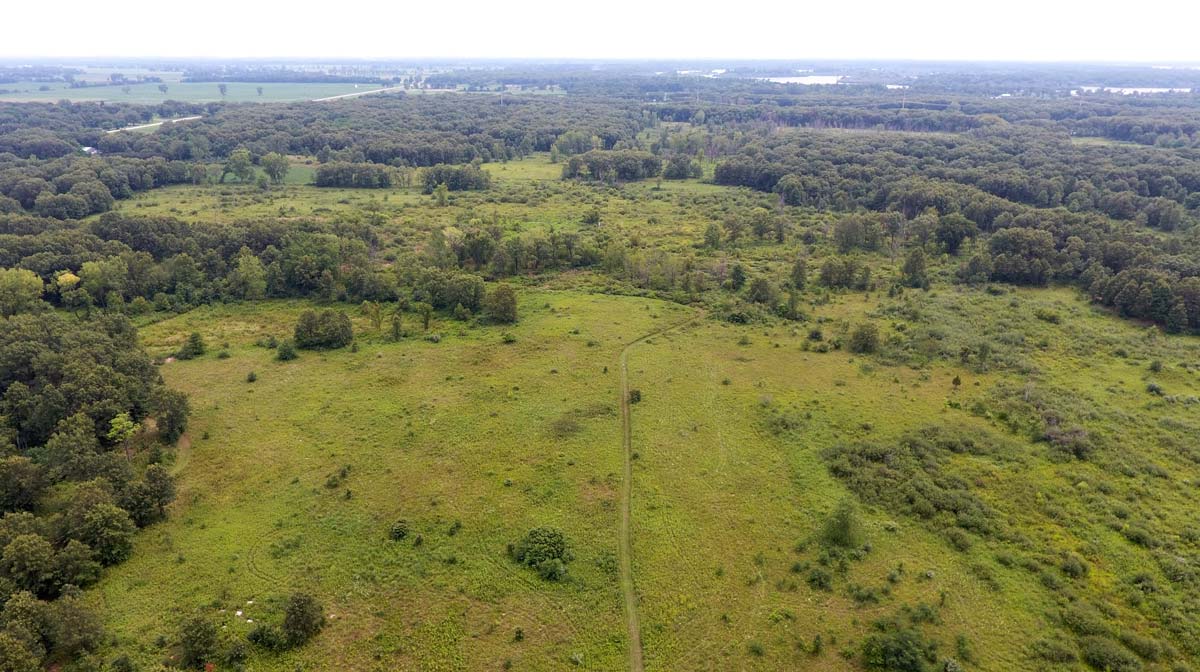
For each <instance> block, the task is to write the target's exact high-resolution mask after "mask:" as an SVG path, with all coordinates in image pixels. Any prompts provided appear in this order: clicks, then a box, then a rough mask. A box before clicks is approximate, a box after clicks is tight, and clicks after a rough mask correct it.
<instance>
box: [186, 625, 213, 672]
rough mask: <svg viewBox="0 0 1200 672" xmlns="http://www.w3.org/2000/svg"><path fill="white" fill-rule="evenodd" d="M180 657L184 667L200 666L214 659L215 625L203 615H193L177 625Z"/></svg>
mask: <svg viewBox="0 0 1200 672" xmlns="http://www.w3.org/2000/svg"><path fill="white" fill-rule="evenodd" d="M179 649H180V659H181V662H182V663H183V665H184V666H185V667H191V668H200V667H203V666H204V664H205V663H211V662H215V661H216V656H217V626H216V625H214V624H213V622H212V621H210V620H208V619H207V618H204V617H203V616H193V617H191V618H189V619H187V620H185V621H184V622H183V623H182V624H181V625H180V626H179Z"/></svg>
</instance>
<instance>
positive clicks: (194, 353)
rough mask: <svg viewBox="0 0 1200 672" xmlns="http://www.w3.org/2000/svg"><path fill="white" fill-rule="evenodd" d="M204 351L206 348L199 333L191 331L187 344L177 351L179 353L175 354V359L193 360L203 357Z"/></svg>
mask: <svg viewBox="0 0 1200 672" xmlns="http://www.w3.org/2000/svg"><path fill="white" fill-rule="evenodd" d="M205 350H207V347H206V346H205V345H204V338H203V337H202V336H201V335H200V332H197V331H193V332H192V333H191V334H190V335H189V336H188V339H187V342H186V343H184V344H183V347H182V348H180V349H179V352H177V353H175V358H176V359H194V358H196V357H199V356H200V355H203V354H204V352H205Z"/></svg>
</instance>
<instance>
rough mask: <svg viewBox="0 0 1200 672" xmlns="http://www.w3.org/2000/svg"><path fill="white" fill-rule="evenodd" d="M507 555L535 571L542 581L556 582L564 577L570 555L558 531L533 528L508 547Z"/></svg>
mask: <svg viewBox="0 0 1200 672" xmlns="http://www.w3.org/2000/svg"><path fill="white" fill-rule="evenodd" d="M509 554H510V555H511V556H512V558H513V559H514V560H516V561H517V562H519V563H521V564H523V565H525V566H527V567H533V568H535V569H537V571H538V574H540V575H541V576H542V578H544V579H549V580H552V581H557V580H559V579H561V578H563V576H565V574H566V571H567V567H566V566H567V563H568V562H570V561H571V559H572V557H573V556H572V554H571V550H570V548H569V547H568V544H567V539H566V537H565V536H564V535H563V533H562V532H561V531H559V530H556V529H553V528H549V527H535V528H533V529H532V530H530V531H529V532H528V533H527V534H526V535H525V537H524V538H523V539H521V541H519V542H517V544H515V545H513V546H510V548H509Z"/></svg>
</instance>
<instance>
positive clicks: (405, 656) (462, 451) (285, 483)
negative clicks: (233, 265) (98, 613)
mask: <svg viewBox="0 0 1200 672" xmlns="http://www.w3.org/2000/svg"><path fill="white" fill-rule="evenodd" d="M303 307H304V306H303V305H301V304H293V303H270V304H260V305H252V306H241V307H236V308H213V309H205V310H200V311H193V312H192V313H189V314H187V315H185V316H181V317H177V318H173V319H170V320H167V321H164V322H160V323H157V324H154V325H151V326H149V327H147V328H145V329H144V330H143V333H144V340H145V342H146V344H147V347H148V348H149V349H150V350H151V351H152V352H157V353H160V354H166V353H169V352H171V351H173V350H174V349H175V348H176V347H178V346H177V344H178V342H179V341H180V339H181V338H182V337H183V336H184V335H186V334H187V333H189V332H190V331H192V330H199V331H201V333H203V334H204V335H205V337H206V338H207V340H208V341H209V343H211V344H214V346H217V347H219V346H220V345H221V344H223V343H224V342H228V343H229V349H228V352H229V353H230V357H228V358H226V359H219V358H217V357H215V356H213V355H209V356H206V357H205V358H204V359H202V360H199V361H190V362H174V363H171V364H167V365H164V367H163V375H164V376H165V377H166V378H167V379H168V381H169V382H170V384H172V385H174V386H176V387H177V388H179V389H183V390H186V391H187V392H188V393H189V394H190V395H192V404H193V409H194V415H193V420H192V429H191V431H190V438H191V446H190V448H188V449H186V450H184V451H183V453H182V454H181V456H180V460H179V464H178V465H177V471H178V474H179V476H180V483H181V491H180V497H179V504H178V511H177V512H176V515H174V516H173V517H172V519H171V521H170V522H169V523H168V524H166V525H163V526H160V527H158V528H156V529H155V530H154V531H152V532H150V533H148V534H147V535H144V536H143V537H141V538H140V539H139V546H138V549H137V552H136V553H135V556H134V558H133V559H132V560H130V561H129V562H128V563H126V564H125V565H122V566H121V567H120V568H119V569H118V570H117V571H114V572H113V573H112V574H111V575H110V576H109V577H108V579H107V580H106V581H105V583H104V586H103V587H102V589H101V590H100V591H99V592H100V596H101V598H102V599H103V601H104V602H105V604H106V613H108V614H111V615H112V616H113V618H114V622H113V623H112V627H113V630H114V632H115V633H116V635H117V637H118V639H119V640H122V641H129V640H134V641H136V642H137V644H138V645H139V647H140V648H141V649H142V650H144V651H147V659H148V660H149V659H152V658H153V654H152V653H150V652H152V651H153V647H152V640H153V638H154V637H155V636H156V635H158V634H165V635H168V636H169V635H170V634H171V633H172V631H173V627H174V624H173V622H172V621H171V620H169V619H167V620H164V619H163V617H162V612H161V611H160V608H161V606H162V605H163V604H167V603H169V604H174V605H178V606H179V607H180V608H181V609H182V610H183V611H191V610H194V609H199V610H206V611H209V612H211V613H214V614H218V615H219V616H220V617H221V618H222V619H224V623H225V624H226V625H228V626H229V628H230V629H232V630H233V631H234V632H242V631H244V630H248V629H249V628H250V627H251V626H250V625H249V624H247V623H245V622H244V619H235V618H234V617H233V616H232V613H233V611H234V610H235V609H243V610H244V612H245V613H244V616H245V617H246V618H254V617H255V616H257V617H258V618H260V619H261V618H262V617H263V614H264V612H265V611H269V610H270V609H271V608H272V602H271V600H272V598H278V597H282V596H284V595H286V593H287V592H288V591H289V590H292V589H298V588H303V589H306V590H310V591H313V592H315V593H316V594H318V595H319V596H320V598H321V599H322V600H323V601H324V603H325V605H326V606H327V608H328V610H329V611H330V612H331V614H332V615H333V617H334V618H333V620H332V623H331V627H330V628H329V630H328V631H327V632H326V633H325V634H323V635H322V638H323V642H322V644H320V646H319V647H310V648H308V649H306V650H304V651H303V652H297V653H295V654H291V655H288V656H284V657H282V658H280V659H278V660H271V661H264V662H263V663H262V666H261V667H258V666H256V668H255V669H279V670H283V669H287V670H290V669H292V668H293V667H294V665H296V664H297V663H299V662H300V661H301V660H305V661H308V664H309V665H310V667H311V669H327V668H328V667H329V666H331V665H334V661H338V664H340V665H343V666H350V667H353V668H354V669H380V670H384V669H389V670H390V669H481V668H493V669H494V668H496V667H498V666H499V665H500V663H501V662H502V661H503V660H505V659H512V660H513V661H514V663H515V664H517V665H518V666H519V667H520V668H521V669H547V670H548V669H561V668H562V667H563V666H564V665H565V664H567V661H568V659H569V658H570V657H572V656H579V657H581V658H582V660H584V661H586V663H587V667H588V668H590V669H613V668H615V667H619V666H620V665H621V663H622V662H623V661H624V656H625V642H624V639H623V628H624V623H623V620H622V615H621V606H620V595H619V591H618V589H617V586H616V582H615V578H614V575H613V572H614V571H615V553H616V537H615V529H616V515H617V514H616V508H615V499H614V498H615V496H616V481H615V479H616V478H618V474H619V471H620V445H621V443H620V441H621V440H620V425H619V422H618V416H617V412H616V406H617V398H616V395H617V377H616V375H617V374H616V369H615V366H614V367H611V370H610V372H609V373H607V374H606V373H604V367H605V366H611V365H612V364H613V363H615V361H616V354H617V352H618V351H619V350H620V348H621V347H622V344H623V343H624V342H625V341H628V340H632V339H633V338H634V337H636V336H637V335H639V333H641V332H644V331H648V330H651V329H653V328H654V327H655V326H656V325H657V324H659V322H660V321H664V320H670V319H673V318H674V317H675V316H677V315H679V314H682V313H683V311H684V309H682V308H680V307H677V306H671V305H662V304H659V303H657V302H652V301H644V300H636V299H624V298H617V297H603V296H587V295H581V294H574V293H556V292H531V293H528V294H526V295H525V297H524V300H523V302H522V306H521V310H522V313H523V320H522V323H521V324H520V325H517V326H515V327H513V328H512V329H511V332H512V333H513V334H514V335H515V336H516V339H517V342H516V343H514V344H504V343H502V342H501V338H500V331H501V330H500V329H498V328H474V329H472V328H465V327H463V326H461V325H460V324H458V323H442V322H436V323H435V324H434V325H433V327H432V331H434V332H437V333H440V334H441V335H442V336H443V337H444V338H443V340H442V341H441V343H438V344H434V343H429V342H426V341H423V340H420V338H419V337H413V338H410V339H407V340H405V341H403V342H401V343H398V344H392V343H385V342H381V341H380V339H378V338H375V337H372V336H370V335H365V336H363V337H360V339H359V340H360V347H359V350H358V352H356V353H351V352H350V351H348V350H345V351H340V352H335V353H329V354H316V353H304V354H302V356H301V358H300V359H299V360H297V361H294V362H289V363H278V362H275V361H273V360H272V354H273V353H272V352H271V351H269V350H267V349H265V348H260V347H256V346H254V345H253V343H254V341H256V340H258V339H259V338H260V337H262V336H264V335H278V336H281V337H282V336H284V335H285V334H286V333H287V332H288V330H289V328H290V326H291V325H292V324H293V323H294V320H295V317H296V315H297V313H298V312H299V310H300V309H301V308H303ZM355 326H356V328H357V329H358V330H359V332H360V334H361V333H364V332H366V331H368V330H369V329H368V327H367V325H365V324H364V323H363V322H362V321H361V320H357V319H356V325H355ZM214 349H217V348H216V347H215V348H214ZM252 370H253V371H255V372H257V375H258V380H257V381H256V382H254V383H253V384H250V383H247V382H246V375H247V373H248V372H249V371H252ZM605 381H607V382H608V384H604V383H605ZM345 465H349V466H350V469H349V471H348V475H347V476H346V477H345V478H344V479H342V480H341V481H340V482H339V483H338V484H337V487H333V488H331V487H328V486H329V477H330V475H331V474H336V473H337V472H338V471H339V470H340V469H341V468H342V467H343V466H345ZM346 492H350V493H351V495H349V499H346V497H347V495H346V494H345V493H346ZM399 518H404V519H406V520H408V521H409V525H410V528H411V530H412V532H411V533H410V538H409V540H407V541H406V542H403V543H397V542H392V541H390V540H389V539H388V536H387V531H388V527H389V526H390V525H391V523H392V522H393V521H395V520H396V519H399ZM455 521H461V522H462V524H463V526H462V529H461V531H458V532H457V533H456V534H454V535H453V536H450V534H449V530H450V528H451V527H452V525H453V524H454V522H455ZM537 525H552V526H556V527H560V528H561V529H563V530H564V531H565V532H566V533H567V535H568V537H569V539H570V540H571V542H572V544H573V545H574V548H575V552H576V556H577V559H576V560H575V561H574V562H573V563H571V567H570V573H571V579H570V580H569V581H567V582H565V583H563V584H552V583H546V582H543V581H541V580H539V579H538V578H537V577H536V575H535V574H534V573H533V572H532V571H531V570H527V569H523V568H521V567H519V566H517V565H516V564H515V563H513V562H511V561H510V560H509V559H508V558H507V557H506V556H505V546H506V544H508V543H509V542H513V541H516V540H517V539H519V538H520V536H521V535H522V534H523V533H524V532H525V531H526V530H528V529H529V528H531V527H534V526H537ZM415 535H421V536H422V537H423V540H424V543H423V544H422V545H421V546H419V547H415V548H414V547H413V545H412V538H413V537H414V536H415ZM164 590H166V591H169V596H164V594H163V591H164ZM250 600H254V602H255V604H254V605H247V604H246V603H247V602H248V601H250ZM220 609H225V611H224V612H221V611H220ZM518 628H520V629H522V630H523V632H524V641H522V642H514V641H513V638H514V633H515V631H516V629H518Z"/></svg>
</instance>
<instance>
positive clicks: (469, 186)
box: [420, 163, 492, 194]
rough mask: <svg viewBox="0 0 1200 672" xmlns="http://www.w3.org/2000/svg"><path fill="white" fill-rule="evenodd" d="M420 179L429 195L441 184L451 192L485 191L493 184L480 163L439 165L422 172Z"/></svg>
mask: <svg viewBox="0 0 1200 672" xmlns="http://www.w3.org/2000/svg"><path fill="white" fill-rule="evenodd" d="M420 179H421V188H422V189H423V190H424V192H425V193H427V194H432V193H433V191H434V189H436V188H437V187H438V185H439V184H444V185H446V188H447V189H449V190H450V191H472V190H484V189H487V188H488V187H490V186H491V184H492V180H491V177H490V176H489V175H488V174H487V172H486V171H484V170H483V169H481V168H480V167H479V164H478V163H470V164H467V165H465V166H447V165H443V164H438V165H436V166H431V167H429V168H425V169H424V170H422V171H421V178H420Z"/></svg>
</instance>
